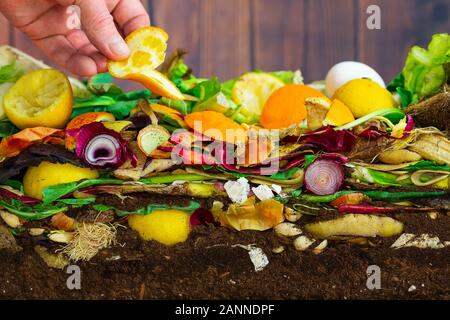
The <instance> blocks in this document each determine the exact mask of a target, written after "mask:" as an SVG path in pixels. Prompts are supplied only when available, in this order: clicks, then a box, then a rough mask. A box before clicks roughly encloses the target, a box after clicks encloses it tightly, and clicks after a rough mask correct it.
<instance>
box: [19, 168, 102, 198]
mask: <svg viewBox="0 0 450 320" xmlns="http://www.w3.org/2000/svg"><path fill="white" fill-rule="evenodd" d="M98 176H99V174H98V172H97V171H95V170H91V169H89V168H80V167H77V166H74V165H72V164H68V163H66V164H60V163H50V162H46V161H44V162H42V163H41V164H40V165H39V166H37V167H30V168H28V170H27V172H26V173H25V176H24V178H23V189H24V193H25V194H26V195H27V196H29V197H33V198H36V199H42V191H44V189H45V188H47V187H49V186H53V185H57V184H61V183H69V182H76V181H80V180H84V179H96V178H98Z"/></svg>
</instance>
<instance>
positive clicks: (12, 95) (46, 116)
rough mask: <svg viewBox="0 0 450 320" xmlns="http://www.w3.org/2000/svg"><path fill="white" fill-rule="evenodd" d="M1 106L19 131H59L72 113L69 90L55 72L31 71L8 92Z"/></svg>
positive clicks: (65, 81)
mask: <svg viewBox="0 0 450 320" xmlns="http://www.w3.org/2000/svg"><path fill="white" fill-rule="evenodd" d="M3 107H4V109H5V113H6V116H7V117H8V118H9V120H10V121H11V122H12V123H14V124H15V125H16V126H17V127H18V128H20V129H25V128H33V127H50V128H57V129H61V128H64V126H65V125H66V123H67V121H68V120H69V117H70V115H71V113H72V87H71V85H70V82H69V79H68V78H67V77H66V75H65V74H64V73H62V72H60V71H58V70H54V69H42V70H36V71H32V72H29V73H27V74H26V75H24V76H23V77H22V78H20V79H19V80H18V81H17V82H16V83H15V84H14V85H13V86H12V87H11V88H10V89H9V90H8V92H7V93H6V95H5V98H4V100H3Z"/></svg>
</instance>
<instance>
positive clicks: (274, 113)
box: [260, 84, 324, 129]
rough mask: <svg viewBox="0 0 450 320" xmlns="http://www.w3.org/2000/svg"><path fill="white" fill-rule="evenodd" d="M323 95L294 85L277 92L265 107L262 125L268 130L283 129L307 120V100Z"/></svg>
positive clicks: (309, 88) (261, 119)
mask: <svg viewBox="0 0 450 320" xmlns="http://www.w3.org/2000/svg"><path fill="white" fill-rule="evenodd" d="M322 96H324V94H323V93H321V92H320V91H318V90H316V89H313V88H311V87H308V86H306V85H300V84H292V85H287V86H284V87H282V88H280V89H278V90H277V91H275V92H274V93H273V94H272V95H271V96H270V98H269V100H267V102H266V104H265V105H264V108H263V111H262V114H261V118H260V123H261V125H262V126H263V127H264V128H266V129H283V128H287V127H289V126H291V125H293V124H297V123H300V122H302V121H303V120H305V118H306V115H307V111H306V106H305V99H306V98H311V97H322Z"/></svg>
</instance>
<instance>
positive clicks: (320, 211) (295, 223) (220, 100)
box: [0, 27, 450, 267]
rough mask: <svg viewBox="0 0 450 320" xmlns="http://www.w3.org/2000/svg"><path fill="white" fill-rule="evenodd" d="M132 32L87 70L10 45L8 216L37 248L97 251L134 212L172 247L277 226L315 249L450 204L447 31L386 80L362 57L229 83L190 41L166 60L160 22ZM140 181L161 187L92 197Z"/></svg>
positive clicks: (136, 186) (61, 260)
mask: <svg viewBox="0 0 450 320" xmlns="http://www.w3.org/2000/svg"><path fill="white" fill-rule="evenodd" d="M126 41H127V43H128V45H129V46H130V50H131V55H130V57H129V58H128V59H127V60H125V61H110V62H109V63H108V68H109V73H104V74H98V75H96V76H93V77H92V78H90V79H88V80H87V81H86V82H84V83H82V82H80V81H78V80H75V79H70V78H67V77H66V76H65V75H64V74H63V73H62V72H60V71H58V70H54V69H51V68H46V67H45V66H43V65H42V64H40V63H38V62H36V61H34V60H32V59H31V58H30V57H28V56H26V55H23V54H22V53H21V52H19V51H17V50H15V49H13V48H10V47H3V48H1V50H0V56H1V67H0V86H1V87H0V90H1V91H0V94H1V96H0V101H1V108H0V117H1V120H0V137H1V139H2V140H1V142H0V161H1V162H0V208H1V209H0V215H1V217H2V220H3V221H4V222H5V223H6V224H7V226H8V228H9V230H10V232H11V233H12V234H13V235H15V236H17V235H24V234H28V235H29V236H30V237H33V238H39V239H40V243H43V244H44V245H49V244H52V243H53V244H55V243H56V244H58V248H59V251H57V253H51V252H49V251H48V250H47V249H46V248H45V247H42V246H40V247H39V248H37V249H36V252H38V254H40V255H41V257H42V258H43V259H44V260H45V261H46V262H47V263H48V264H49V265H50V266H53V267H63V266H64V265H66V264H67V263H68V261H70V260H71V261H79V260H84V261H87V260H90V259H92V258H93V257H94V256H95V255H96V254H97V253H98V252H99V250H102V249H104V248H107V247H109V246H113V245H115V244H116V243H117V240H116V235H117V232H120V227H124V226H127V227H129V228H131V229H132V230H135V231H136V232H137V233H138V234H139V236H140V237H141V238H142V240H143V241H151V240H153V241H158V242H160V243H162V244H164V245H168V246H171V245H176V244H177V243H180V242H184V241H186V240H187V239H188V238H189V234H190V232H191V230H192V229H193V228H195V227H196V226H198V225H203V224H209V225H214V226H216V227H217V228H220V227H222V228H229V229H232V230H237V231H241V232H245V231H246V230H256V231H267V230H271V229H273V230H274V232H275V233H276V234H277V235H279V236H280V237H284V238H291V237H292V238H293V241H292V245H293V246H294V247H295V248H296V249H297V250H299V251H305V250H314V252H316V253H320V252H322V251H323V250H326V248H327V246H328V245H329V243H330V242H331V241H333V240H340V239H353V238H358V239H359V238H361V237H365V238H368V237H397V238H399V241H400V240H401V239H403V238H405V235H406V237H407V238H408V237H409V238H411V237H410V236H409V235H407V234H404V233H403V230H404V228H405V226H404V225H403V223H402V222H400V221H398V220H396V219H395V215H396V214H398V213H402V214H405V213H406V214H411V215H412V214H418V215H430V214H444V215H445V214H447V212H448V211H449V203H450V202H449V200H450V198H449V193H448V192H449V177H450V140H449V139H448V136H447V133H448V132H446V130H448V127H447V126H448V116H446V117H444V119H443V120H444V121H442V114H446V115H448V114H449V113H450V104H449V98H448V79H449V76H448V72H449V68H448V65H449V63H450V36H449V35H448V34H438V35H435V36H434V37H433V39H432V41H431V43H430V45H429V48H428V49H423V48H419V47H413V48H412V49H411V51H410V53H409V55H408V58H407V60H406V64H405V67H404V69H403V70H402V72H401V73H400V74H399V76H398V77H396V78H395V79H394V81H393V82H392V83H391V84H389V85H387V86H386V84H385V82H384V80H383V79H382V78H381V77H380V75H379V74H378V73H377V72H376V71H375V70H373V69H372V68H370V67H369V66H367V65H365V64H362V63H359V62H343V63H340V64H338V65H336V66H334V67H333V68H332V69H331V70H330V71H329V73H328V75H327V77H326V80H325V81H318V82H315V83H313V84H304V83H303V77H302V74H301V72H300V71H279V72H263V71H254V72H249V73H245V74H243V75H241V76H240V77H238V78H236V79H232V80H229V81H227V82H224V83H221V82H220V81H219V80H218V79H217V78H211V79H203V78H199V77H197V76H195V75H194V73H193V71H192V70H191V69H190V68H189V66H187V65H186V64H185V62H184V56H185V54H186V52H184V51H182V50H178V51H177V52H175V53H174V55H173V56H172V57H171V58H169V59H167V60H166V59H165V51H166V47H167V41H168V36H167V34H166V33H165V32H164V31H163V30H162V29H159V28H156V27H148V28H144V29H140V30H138V31H136V32H134V33H132V34H131V35H130V36H128V37H127V39H126ZM114 78H120V79H127V80H133V81H137V82H139V83H141V84H142V85H144V86H145V89H144V90H141V91H133V92H125V91H123V90H122V88H120V87H119V86H118V85H116V84H115V83H114V82H113V80H114ZM143 193H147V194H156V195H160V198H159V199H161V201H160V202H159V203H151V204H149V205H148V206H146V207H142V208H138V209H133V210H129V209H126V208H123V207H120V208H119V207H114V206H111V205H107V204H104V203H102V202H99V201H97V200H98V198H99V197H100V196H101V195H104V194H107V195H111V196H114V197H118V198H120V199H126V198H129V197H136V196H137V194H139V196H143V195H142V194H143ZM174 196H182V197H185V198H186V200H187V201H186V202H185V203H182V204H179V205H174V204H173V202H172V201H167V200H168V199H170V198H171V197H174ZM305 217H306V218H307V219H305ZM402 237H403V238H402ZM409 238H408V239H409ZM445 240H447V241H445ZM449 240H450V239H442V241H443V242H442V246H441V247H445V246H447V245H448V244H449V242H448V241H449ZM402 241H403V240H402ZM402 241H400V242H402ZM408 241H409V240H408ZM417 241H419V240H417ZM403 242H404V241H403ZM419 242H420V241H419ZM418 246H419V247H420V246H422V247H424V243H419V245H418ZM397 247H398V246H397ZM425 247H426V246H425Z"/></svg>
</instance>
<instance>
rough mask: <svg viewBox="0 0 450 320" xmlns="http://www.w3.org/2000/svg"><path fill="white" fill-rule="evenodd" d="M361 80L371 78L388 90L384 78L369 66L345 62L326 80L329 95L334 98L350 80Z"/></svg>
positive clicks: (333, 69)
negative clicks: (337, 91)
mask: <svg viewBox="0 0 450 320" xmlns="http://www.w3.org/2000/svg"><path fill="white" fill-rule="evenodd" d="M360 78H369V79H371V80H372V81H375V82H377V83H378V84H379V85H380V86H382V87H383V88H386V84H385V82H384V81H383V78H381V76H380V75H379V74H378V72H376V71H375V70H374V69H372V68H371V67H369V66H368V65H366V64H364V63H361V62H356V61H344V62H340V63H338V64H336V65H335V66H334V67H332V68H331V69H330V71H329V72H328V74H327V77H326V80H325V82H326V92H327V95H328V96H329V97H332V96H333V95H334V93H335V92H336V90H337V89H339V88H340V87H341V86H343V85H344V84H346V83H347V82H349V81H350V80H353V79H360Z"/></svg>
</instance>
